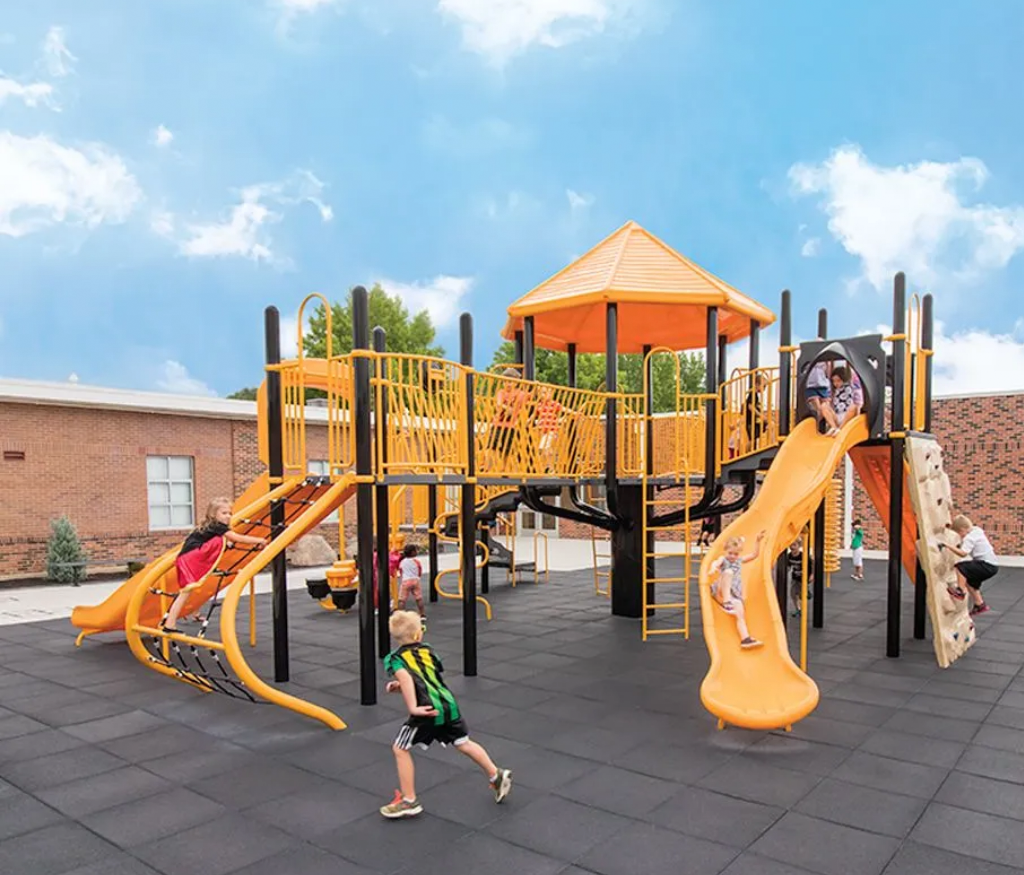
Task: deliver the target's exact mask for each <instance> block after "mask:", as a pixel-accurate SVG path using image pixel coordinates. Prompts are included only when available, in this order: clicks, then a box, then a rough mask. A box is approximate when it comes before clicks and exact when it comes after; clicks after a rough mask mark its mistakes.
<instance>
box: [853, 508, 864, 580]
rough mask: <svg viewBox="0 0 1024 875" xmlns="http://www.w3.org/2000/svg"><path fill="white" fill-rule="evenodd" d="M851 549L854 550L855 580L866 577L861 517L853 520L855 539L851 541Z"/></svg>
mask: <svg viewBox="0 0 1024 875" xmlns="http://www.w3.org/2000/svg"><path fill="white" fill-rule="evenodd" d="M850 549H851V550H852V551H853V574H851V575H850V577H852V578H853V579H854V580H863V579H864V526H863V524H862V523H861V521H860V520H859V519H857V520H854V521H853V540H851V541H850Z"/></svg>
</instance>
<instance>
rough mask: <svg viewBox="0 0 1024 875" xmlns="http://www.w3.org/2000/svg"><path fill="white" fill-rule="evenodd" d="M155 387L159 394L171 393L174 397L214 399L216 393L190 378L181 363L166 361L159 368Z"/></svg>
mask: <svg viewBox="0 0 1024 875" xmlns="http://www.w3.org/2000/svg"><path fill="white" fill-rule="evenodd" d="M156 387H157V388H158V389H159V390H160V391H161V392H172V393H174V394H175V395H206V396H207V397H216V395H217V393H216V392H214V391H213V389H211V388H210V387H209V386H207V385H206V383H204V382H203V381H202V380H199V379H196V378H195V377H193V376H191V375H190V374H189V372H188V368H186V367H185V366H184V365H183V364H182V363H181V362H177V361H174V359H167V361H165V362H164V363H163V364H162V365H161V366H160V375H159V376H158V377H157V381H156Z"/></svg>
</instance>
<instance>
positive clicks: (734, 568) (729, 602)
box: [710, 532, 764, 649]
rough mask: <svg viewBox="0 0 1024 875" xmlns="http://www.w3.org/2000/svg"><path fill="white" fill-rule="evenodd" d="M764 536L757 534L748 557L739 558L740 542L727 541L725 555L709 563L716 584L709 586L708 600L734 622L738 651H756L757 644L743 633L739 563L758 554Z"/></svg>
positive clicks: (749, 560)
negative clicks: (730, 616) (716, 604)
mask: <svg viewBox="0 0 1024 875" xmlns="http://www.w3.org/2000/svg"><path fill="white" fill-rule="evenodd" d="M763 540H764V532H758V534H757V546H756V547H755V548H754V552H753V553H751V554H750V555H749V556H741V555H740V551H741V550H742V549H743V538H729V540H728V541H726V542H725V552H724V553H723V555H722V556H720V557H719V558H718V559H716V560H715V561H714V562H712V563H711V569H710V571H711V575H712V577H715V576H717V580H715V582H714V583H712V584H711V596H712V598H714V599H715V600H716V601H717V602H718V604H719V605H721V607H722V610H723V611H725V612H726V613H727V614H732V616H734V617H735V618H736V631H737V632H739V636H740V647H743V648H744V649H749V648H751V647H760V646H761V645H762V642H761V641H758V640H757V639H756V638H752V637H751V636H750V630H749V629H747V620H746V614H745V611H744V605H743V563H744V562H753V561H754V560H755V559H756V558H757V557H758V556H759V555H760V554H761V542H762V541H763Z"/></svg>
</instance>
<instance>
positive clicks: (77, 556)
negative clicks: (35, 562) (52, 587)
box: [46, 516, 86, 583]
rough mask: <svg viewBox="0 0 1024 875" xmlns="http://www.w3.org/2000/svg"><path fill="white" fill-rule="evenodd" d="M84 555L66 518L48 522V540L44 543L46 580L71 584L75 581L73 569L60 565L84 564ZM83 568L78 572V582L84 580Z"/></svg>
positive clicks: (73, 529) (79, 542)
mask: <svg viewBox="0 0 1024 875" xmlns="http://www.w3.org/2000/svg"><path fill="white" fill-rule="evenodd" d="M84 561H85V553H84V552H83V550H82V543H81V541H79V540H78V532H76V531H75V527H74V526H73V525H72V523H71V520H69V519H68V518H67V517H66V516H62V517H59V518H58V519H55V520H51V521H50V540H49V541H47V543H46V579H47V580H54V581H56V582H57V583H71V582H72V581H74V580H75V579H76V577H75V569H74V568H68V567H67V566H66V565H64V566H63V567H62V566H61V563H67V562H84ZM85 576H86V575H85V568H81V569H79V571H78V577H77V579H78V580H84V579H85Z"/></svg>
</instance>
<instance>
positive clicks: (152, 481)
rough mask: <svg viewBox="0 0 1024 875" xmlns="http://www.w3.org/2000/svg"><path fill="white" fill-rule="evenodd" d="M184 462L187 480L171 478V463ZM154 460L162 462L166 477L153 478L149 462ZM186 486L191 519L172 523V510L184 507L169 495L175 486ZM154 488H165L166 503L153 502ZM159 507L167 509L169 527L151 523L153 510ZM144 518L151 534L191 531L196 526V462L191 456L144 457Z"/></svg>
mask: <svg viewBox="0 0 1024 875" xmlns="http://www.w3.org/2000/svg"><path fill="white" fill-rule="evenodd" d="M182 459H184V460H186V461H187V462H188V471H189V473H188V479H187V480H185V479H183V478H181V477H172V476H171V466H172V462H173V461H180V460H182ZM156 460H162V461H163V462H164V463H165V465H166V468H167V476H166V477H154V476H153V475H152V470H151V468H152V466H151V464H150V463H151V462H152V461H156ZM183 484H188V490H189V500H188V509H189V514H190V517H191V519H190V520H189V522H187V523H174V522H173V519H174V508H176V507H179V508H180V507H184V506H185V505H184V504H183V503H182V502H180V501H175V500H174V497H173V495H172V494H171V493H172V492H173V490H174V487H175V486H181V485H183ZM154 486H166V487H167V493H168V500H167V501H162V500H161V501H154V500H153V487H154ZM154 507H160V508H166V509H167V516H168V519H169V520H171V521H172V522H171V523H170V524H169V525H166V526H161V525H156V524H154V522H153V508H154ZM146 516H147V522H148V524H149V531H151V532H176V531H185V530H188V529H193V528H195V526H196V461H195V457H193V456H180V455H177V454H173V453H167V454H164V453H155V454H151V455H147V456H146Z"/></svg>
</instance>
